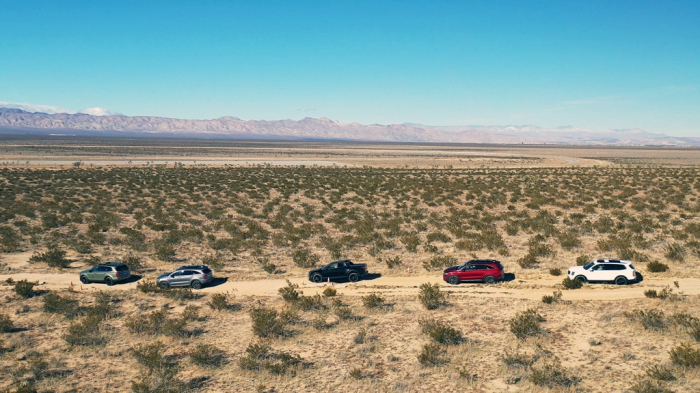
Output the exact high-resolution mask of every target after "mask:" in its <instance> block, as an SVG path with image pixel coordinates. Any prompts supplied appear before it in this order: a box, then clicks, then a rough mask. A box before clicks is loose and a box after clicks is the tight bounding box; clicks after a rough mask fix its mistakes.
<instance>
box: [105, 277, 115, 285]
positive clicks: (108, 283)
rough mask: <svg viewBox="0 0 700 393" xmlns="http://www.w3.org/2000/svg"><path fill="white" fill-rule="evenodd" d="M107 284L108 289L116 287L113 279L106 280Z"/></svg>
mask: <svg viewBox="0 0 700 393" xmlns="http://www.w3.org/2000/svg"><path fill="white" fill-rule="evenodd" d="M105 284H107V286H108V287H111V286H112V285H114V280H112V277H107V278H105Z"/></svg>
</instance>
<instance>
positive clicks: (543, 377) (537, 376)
mask: <svg viewBox="0 0 700 393" xmlns="http://www.w3.org/2000/svg"><path fill="white" fill-rule="evenodd" d="M529 379H530V382H531V383H532V384H534V385H538V386H546V387H548V388H555V387H560V386H561V387H567V386H572V385H575V384H576V383H577V382H578V381H577V379H576V378H574V377H572V376H570V375H569V372H568V371H567V370H566V369H564V368H563V367H562V366H561V364H560V363H559V362H552V363H545V364H543V365H542V366H540V367H536V366H534V365H532V366H530V377H529Z"/></svg>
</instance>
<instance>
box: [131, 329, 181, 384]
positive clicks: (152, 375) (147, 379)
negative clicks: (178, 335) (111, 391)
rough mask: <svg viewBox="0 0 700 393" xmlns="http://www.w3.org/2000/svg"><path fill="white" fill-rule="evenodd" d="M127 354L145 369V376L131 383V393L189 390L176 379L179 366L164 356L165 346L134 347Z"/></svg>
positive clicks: (173, 360)
mask: <svg viewBox="0 0 700 393" xmlns="http://www.w3.org/2000/svg"><path fill="white" fill-rule="evenodd" d="M129 352H130V353H131V355H132V356H133V357H134V358H135V359H136V361H137V362H138V363H139V364H140V365H141V366H143V367H144V368H145V373H144V374H145V375H144V376H143V377H142V378H141V380H140V381H139V382H137V381H131V390H132V391H133V392H137V393H151V392H153V393H155V392H183V391H188V390H190V389H187V387H186V386H185V384H184V383H182V382H181V381H179V380H178V379H177V374H178V373H179V372H180V365H179V363H178V362H177V360H175V358H173V357H171V356H165V345H163V344H162V343H161V342H159V341H156V342H154V343H151V344H141V345H136V346H133V347H131V348H130V349H129Z"/></svg>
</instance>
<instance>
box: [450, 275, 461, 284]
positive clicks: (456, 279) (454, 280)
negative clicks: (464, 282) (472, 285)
mask: <svg viewBox="0 0 700 393" xmlns="http://www.w3.org/2000/svg"><path fill="white" fill-rule="evenodd" d="M447 282H448V283H450V284H452V285H459V277H457V276H450V278H448V279H447Z"/></svg>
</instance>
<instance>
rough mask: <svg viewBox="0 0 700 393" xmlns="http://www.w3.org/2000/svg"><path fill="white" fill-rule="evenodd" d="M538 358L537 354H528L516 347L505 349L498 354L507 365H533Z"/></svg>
mask: <svg viewBox="0 0 700 393" xmlns="http://www.w3.org/2000/svg"><path fill="white" fill-rule="evenodd" d="M538 358H539V357H538V356H537V355H528V354H526V353H522V352H520V351H519V350H517V349H515V350H512V349H510V350H509V349H506V351H505V352H504V353H503V354H502V355H501V356H500V359H501V361H502V362H503V363H504V364H505V365H506V366H508V367H529V366H531V365H533V364H534V363H535V362H536V361H537V359H538Z"/></svg>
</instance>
